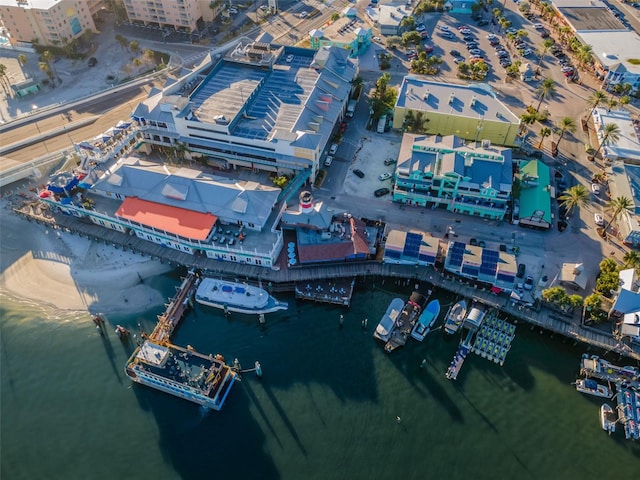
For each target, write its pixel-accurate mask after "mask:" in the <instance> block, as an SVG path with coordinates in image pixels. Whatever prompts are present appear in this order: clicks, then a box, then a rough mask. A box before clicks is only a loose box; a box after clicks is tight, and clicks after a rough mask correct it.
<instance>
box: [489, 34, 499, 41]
mask: <svg viewBox="0 0 640 480" xmlns="http://www.w3.org/2000/svg"><path fill="white" fill-rule="evenodd" d="M487 40H489V41H491V40H499V38H498V36H497V35H494V34H493V33H490V34H489V35H487Z"/></svg>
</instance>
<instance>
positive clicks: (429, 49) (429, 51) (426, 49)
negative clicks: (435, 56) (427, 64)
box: [423, 45, 433, 53]
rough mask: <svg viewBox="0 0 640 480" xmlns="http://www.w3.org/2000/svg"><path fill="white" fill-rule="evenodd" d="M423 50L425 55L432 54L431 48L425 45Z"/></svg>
mask: <svg viewBox="0 0 640 480" xmlns="http://www.w3.org/2000/svg"><path fill="white" fill-rule="evenodd" d="M423 50H424V51H425V53H431V52H433V47H432V46H431V45H426V46H425V47H424V48H423Z"/></svg>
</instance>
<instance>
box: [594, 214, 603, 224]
mask: <svg viewBox="0 0 640 480" xmlns="http://www.w3.org/2000/svg"><path fill="white" fill-rule="evenodd" d="M593 220H594V221H595V222H596V225H598V226H599V227H603V226H604V218H602V215H600V214H599V213H596V214H595V215H594V216H593Z"/></svg>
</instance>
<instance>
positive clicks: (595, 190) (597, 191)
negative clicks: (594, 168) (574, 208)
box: [591, 183, 600, 195]
mask: <svg viewBox="0 0 640 480" xmlns="http://www.w3.org/2000/svg"><path fill="white" fill-rule="evenodd" d="M591 191H592V192H593V193H594V194H595V195H600V185H598V184H597V183H592V184H591Z"/></svg>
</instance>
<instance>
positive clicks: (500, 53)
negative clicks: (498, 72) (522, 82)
mask: <svg viewBox="0 0 640 480" xmlns="http://www.w3.org/2000/svg"><path fill="white" fill-rule="evenodd" d="M496 56H497V57H498V58H507V57H508V56H509V52H507V51H506V50H498V51H497V52H496Z"/></svg>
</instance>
